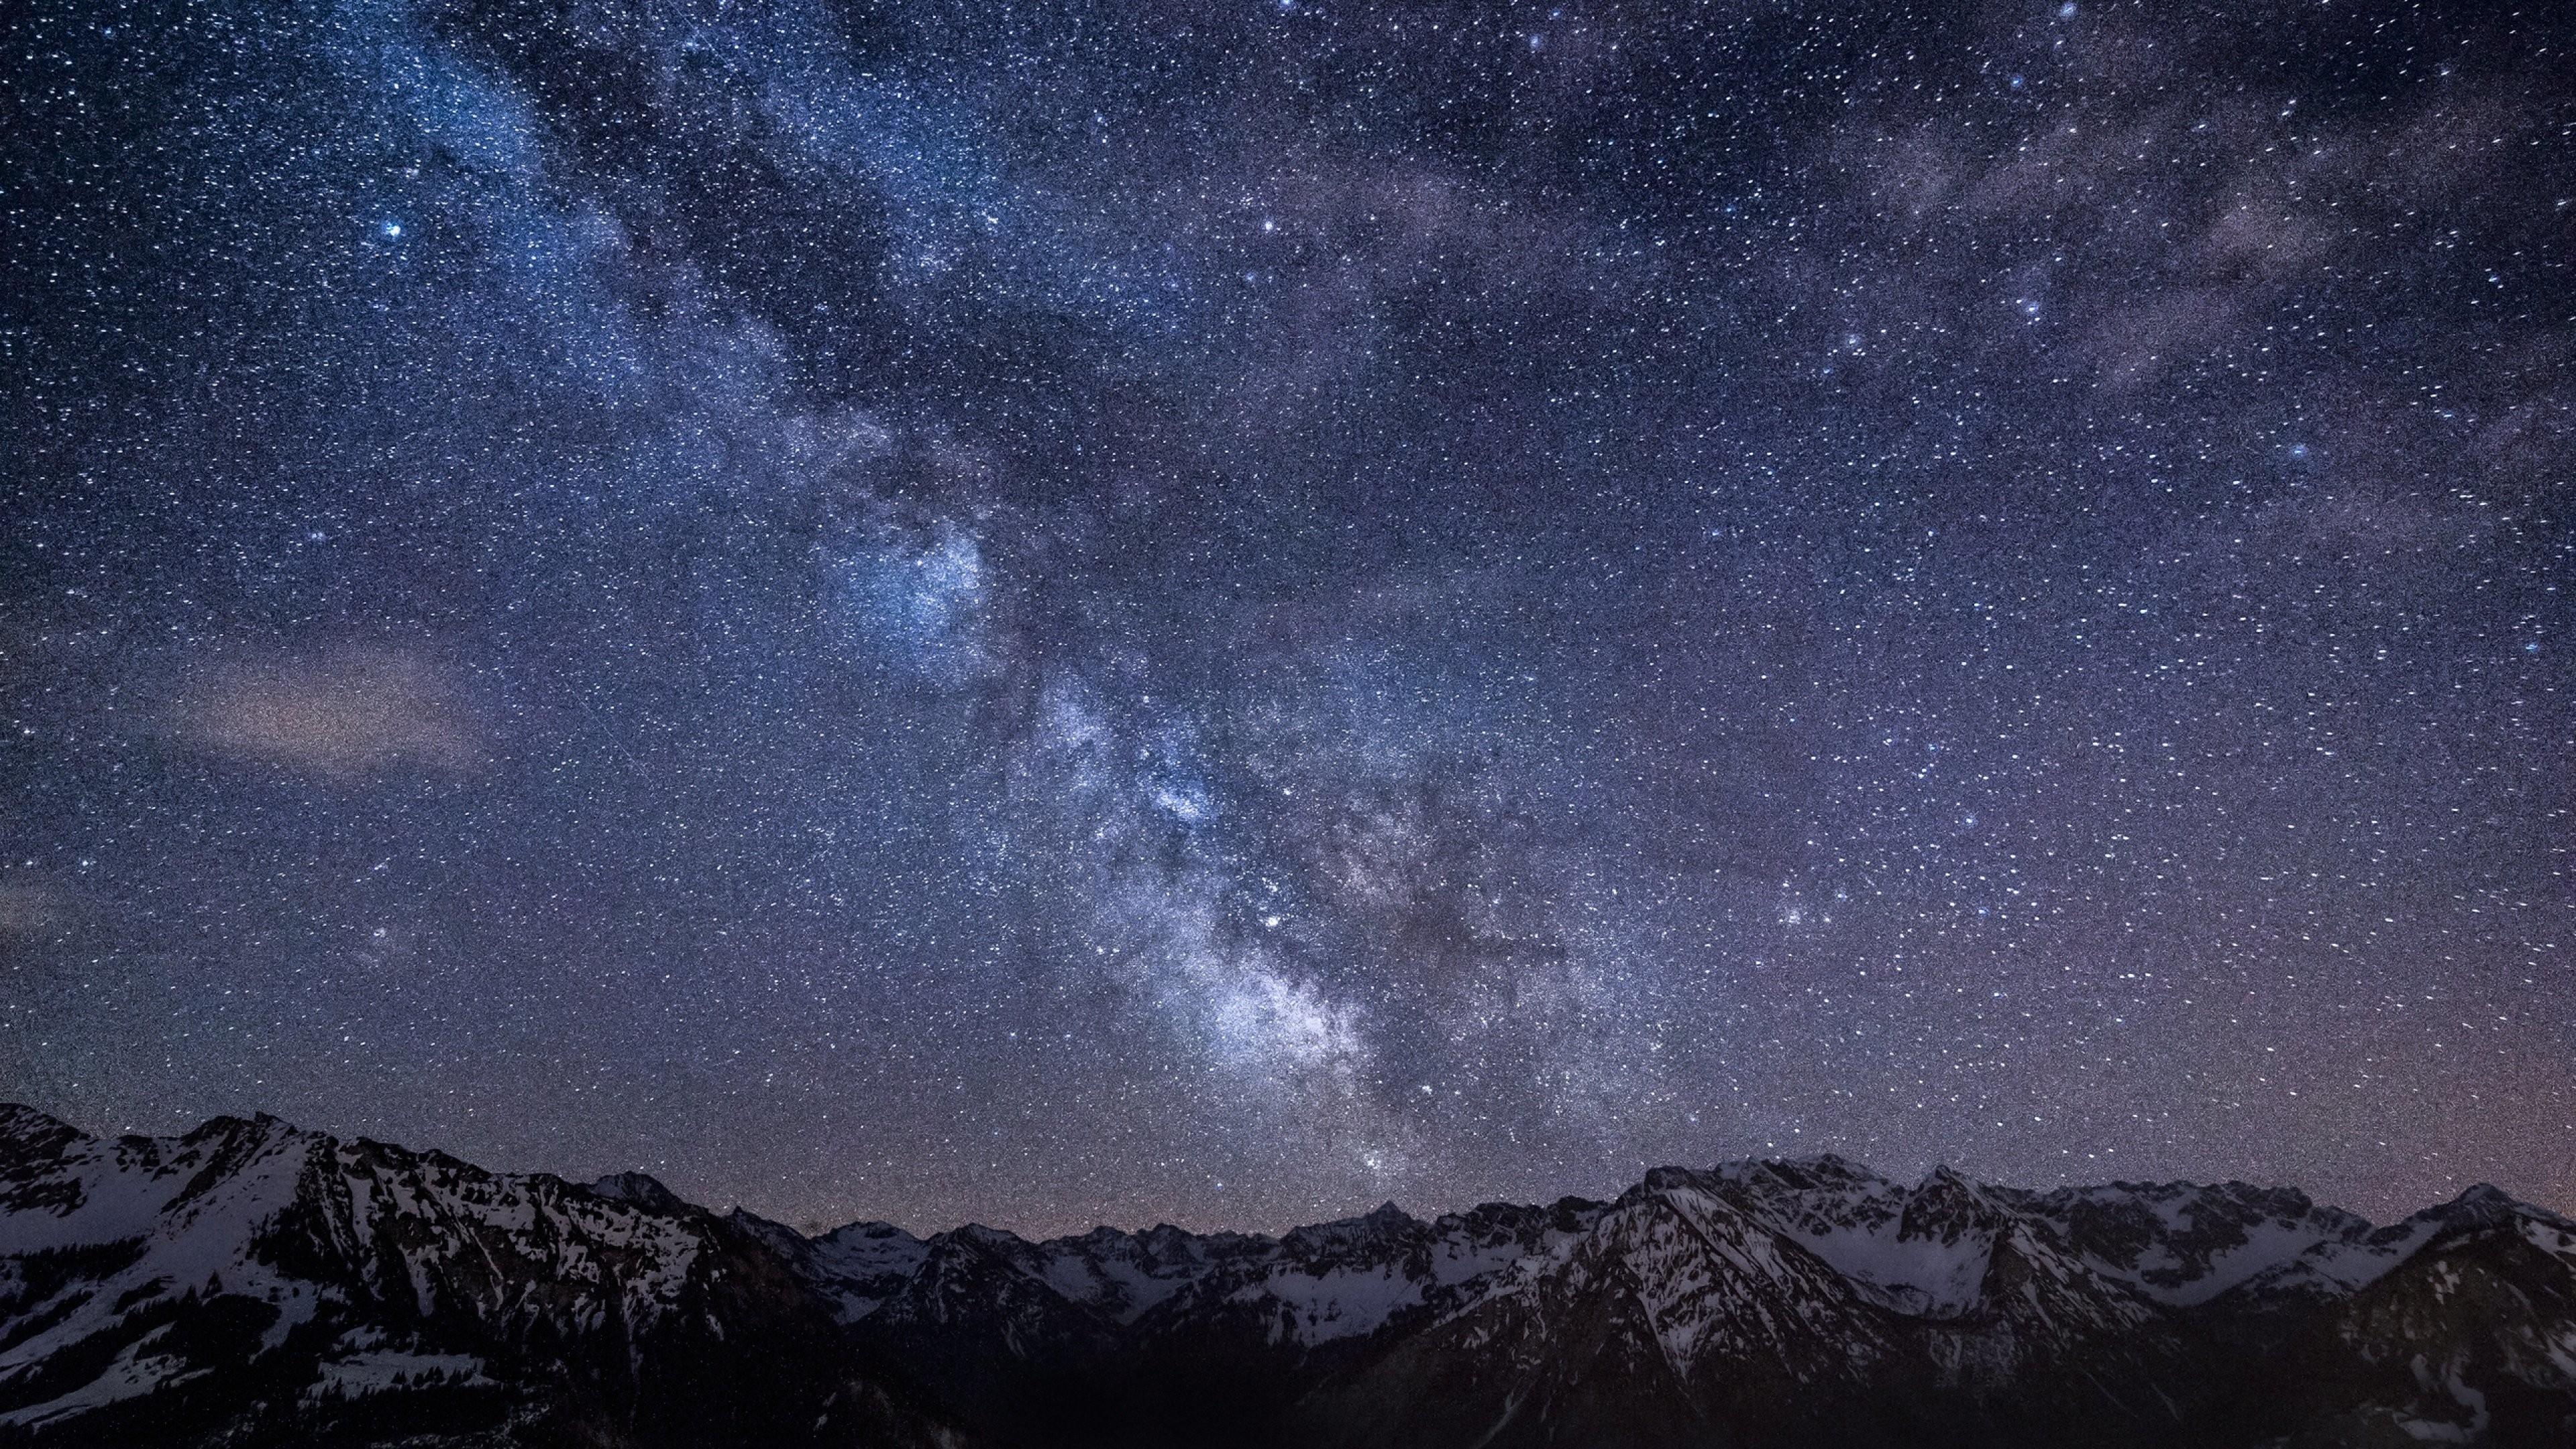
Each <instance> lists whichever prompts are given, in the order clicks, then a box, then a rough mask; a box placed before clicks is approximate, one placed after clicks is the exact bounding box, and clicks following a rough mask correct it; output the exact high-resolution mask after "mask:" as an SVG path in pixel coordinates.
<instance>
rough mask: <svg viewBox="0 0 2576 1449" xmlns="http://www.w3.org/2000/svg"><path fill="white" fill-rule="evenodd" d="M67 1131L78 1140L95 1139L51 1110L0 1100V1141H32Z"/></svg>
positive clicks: (60, 1134)
mask: <svg viewBox="0 0 2576 1449" xmlns="http://www.w3.org/2000/svg"><path fill="white" fill-rule="evenodd" d="M66 1133H67V1134H69V1136H70V1138H71V1139H75V1140H78V1141H83V1142H87V1141H91V1140H93V1139H92V1138H91V1136H90V1134H88V1133H86V1132H83V1131H82V1130H81V1129H79V1128H78V1127H75V1126H73V1125H72V1124H70V1123H69V1122H66V1121H64V1120H63V1119H62V1118H60V1117H57V1116H55V1115H53V1114H52V1113H50V1112H43V1111H39V1110H37V1109H36V1108H34V1107H30V1106H28V1105H27V1104H25V1103H23V1102H0V1142H32V1141H34V1140H36V1139H38V1138H43V1137H59V1136H62V1135H64V1134H66Z"/></svg>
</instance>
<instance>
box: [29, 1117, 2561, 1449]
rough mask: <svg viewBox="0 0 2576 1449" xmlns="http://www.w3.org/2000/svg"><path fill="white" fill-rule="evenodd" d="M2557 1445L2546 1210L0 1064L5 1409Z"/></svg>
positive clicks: (217, 1426)
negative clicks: (708, 1170) (1242, 1228)
mask: <svg viewBox="0 0 2576 1449" xmlns="http://www.w3.org/2000/svg"><path fill="white" fill-rule="evenodd" d="M10 1444H25V1445H91V1444H97V1445H119V1446H132V1449H149V1446H157V1445H201V1444H202V1445H216V1444H224V1445H352V1446H355V1445H397V1444H399V1445H409V1446H422V1449H427V1446H466V1445H473V1446H496V1449H497V1446H517V1445H530V1446H535V1445H565V1446H575V1445H578V1446H601V1449H605V1446H629V1445H631V1446H664V1445H668V1446H679V1445H691V1446H699V1445H709V1446H713V1445H762V1446H767V1445H778V1446H805V1445H814V1446H823V1445H887V1446H904V1449H910V1446H929V1445H938V1446H946V1449H1021V1446H1027V1449H1038V1446H1055V1445H1066V1446H1073V1445H1085V1446H1087V1445H1104V1446H1105V1445H1113V1444H1115V1445H1145V1446H1153V1445H1171V1446H1178V1445H1228V1446H1232V1445H1255V1446H1258V1445H1270V1446H1278V1449H1307V1446H1315V1449H1323V1446H1347V1449H1379V1446H1384V1449H1394V1446H1408V1449H1451V1446H1454V1449H1468V1446H1488V1449H1510V1446H1523V1445H1540V1444H1557V1445H1604V1446H1608V1445H1638V1446H1666V1445H1671V1446H1680V1445H1709V1446H1720V1445H1723V1446H1736V1445H1743V1446H1754V1445H1801V1446H1803V1445H1817V1446H1823V1445H1836V1446H1882V1445H1883V1446H1890V1449H1893V1446H1909V1449H1910V1446H1944V1445H1955V1446H1963V1449H1964V1446H2007V1449H2009V1446H2042V1445H2052V1446H2053V1445H2106V1446H2140V1449H2164V1446H2172V1449H2183V1446H2191V1449H2200V1446H2247V1449H2252V1446H2258V1445H2282V1446H2294V1449H2295V1446H2343V1445H2392V1446H2394V1445H2409V1446H2412V1445H2423V1444H2493V1445H2510V1446H2523V1445H2528V1446H2535V1449H2538V1446H2550V1449H2565V1446H2571V1445H2576V1224H2571V1223H2569V1222H2568V1221H2566V1220H2565V1219H2562V1218H2560V1217H2558V1216H2556V1215H2555V1214H2552V1213H2549V1212H2546V1211H2544V1210H2542V1209H2539V1208H2535V1207H2532V1206H2529V1205H2527V1204H2523V1203H2518V1202H2515V1201H2513V1200H2512V1199H2510V1198H2507V1197H2505V1196H2504V1195H2503V1194H2501V1193H2499V1192H2496V1191H2495V1190H2493V1189H2491V1188H2479V1189H2474V1190H2472V1191H2470V1192H2468V1193H2465V1194H2462V1195H2461V1196H2460V1197H2459V1198H2458V1199H2456V1200H2454V1201H2452V1202H2450V1203H2447V1204H2444V1205H2442V1206H2440V1207H2436V1208H2432V1209H2429V1210H2427V1211H2425V1212H2422V1213H2418V1214H2417V1215H2415V1216H2414V1217H2412V1218H2409V1219H2407V1220H2406V1221H2404V1222H2402V1223H2398V1224H2395V1225H2393V1226H2389V1227H2373V1226H2372V1225H2371V1224H2369V1223H2367V1222H2364V1221H2362V1220H2361V1219H2359V1218H2356V1217H2353V1216H2352V1215H2350V1214H2348V1213H2343V1212H2338V1211H2336V1210H2334V1209H2331V1208H2322V1207H2318V1206H2316V1205H2314V1204H2312V1203H2310V1202H2309V1201H2308V1199H2307V1198H2306V1197H2305V1196H2303V1195H2301V1194H2299V1193H2297V1192H2295V1191H2290V1190H2286V1189H2265V1188H2253V1187H2246V1186H2244V1185H2242V1184H2233V1183H2231V1184H2227V1185H2225V1186H2220V1187H2200V1186H2192V1185H2186V1184H2167V1185H2160V1186H2150V1185H2138V1184H2114V1185H2110V1186H2105V1187H2089V1188H2066V1189H2060V1190H2056V1191H2051V1192H2031V1191H2024V1190H2020V1189H2014V1188H2004V1187H1993V1186H1986V1185H1982V1184H1978V1183H1973V1182H1969V1181H1967V1180H1965V1179H1963V1178H1960V1177H1958V1176H1955V1175H1953V1174H1951V1173H1948V1172H1946V1171H1942V1172H1935V1173H1934V1174H1933V1175H1932V1176H1930V1177H1929V1178H1926V1179H1925V1180H1924V1181H1922V1182H1921V1183H1918V1184H1915V1185H1913V1186H1906V1185H1902V1184H1899V1183H1895V1182H1891V1181H1889V1180H1887V1179H1885V1178H1882V1177H1880V1176H1878V1175H1876V1174H1874V1173H1871V1172H1869V1171H1867V1170H1866V1169H1863V1168H1859V1167H1856V1166H1853V1165H1851V1164H1848V1163H1845V1162H1842V1161H1840V1160H1838V1159H1835V1158H1830V1157H1827V1158H1818V1159H1813V1160H1808V1161H1801V1162H1764V1163H1738V1164H1732V1165H1728V1166H1724V1167H1719V1168H1714V1169H1710V1170H1707V1171H1694V1170H1685V1169H1680V1168H1667V1169H1662V1170H1659V1171H1657V1172H1654V1173H1651V1174H1649V1175H1648V1176H1647V1178H1646V1180H1645V1181H1644V1182H1642V1183H1640V1184H1638V1185H1637V1186H1635V1187H1633V1188H1631V1189H1629V1190H1628V1191H1627V1192H1625V1193H1623V1194H1621V1195H1620V1196H1619V1197H1618V1199H1617V1200H1615V1201H1611V1202H1592V1201H1586V1200H1582V1199H1575V1198H1568V1199H1565V1200H1563V1201H1560V1202H1558V1203H1556V1204H1554V1205H1552V1206H1548V1207H1521V1206H1513V1205H1508V1204H1489V1205H1487V1206H1484V1207H1480V1208H1477V1209H1475V1210H1474V1211H1472V1212H1467V1213H1460V1214H1452V1215H1450V1216H1446V1217H1442V1218H1438V1219H1436V1220H1432V1221H1428V1222H1426V1221H1423V1220H1420V1219H1416V1218H1412V1217H1408V1216H1406V1215H1405V1214H1403V1213H1401V1212H1399V1211H1397V1210H1396V1209H1394V1208H1393V1207H1392V1206H1389V1207H1385V1208H1381V1209H1379V1210H1378V1211H1377V1212H1374V1213H1371V1214H1369V1215H1368V1216H1366V1217H1363V1218H1354V1219H1350V1220H1348V1221H1344V1222H1337V1223H1327V1224H1323V1225H1321V1226H1317V1227H1310V1228H1300V1229H1298V1230H1296V1231H1294V1232H1291V1233H1288V1234H1286V1235H1285V1236H1283V1237H1278V1238H1271V1237H1263V1236H1253V1235H1247V1234H1232V1233H1218V1234H1206V1235H1202V1234H1193V1233H1186V1232H1182V1231H1180V1230H1179V1229H1177V1228H1169V1227H1163V1228H1154V1229H1151V1230H1148V1231H1145V1232H1141V1233H1125V1232H1118V1231H1114V1230H1111V1229H1107V1228H1102V1229H1099V1230H1097V1231H1094V1232H1091V1233H1088V1234H1085V1235H1083V1236H1081V1237H1074V1238H1060V1239H1056V1240H1053V1241H1049V1242H1043V1243H1032V1242H1028V1241H1025V1240H1023V1239H1021V1238H1018V1237H1015V1236H1013V1235H1012V1234H1009V1233H1004V1232H998V1231H995V1230H992V1229H988V1228H978V1227H967V1228H961V1229H958V1230H956V1231H954V1232H947V1233H940V1234H937V1235H934V1236H932V1237H929V1238H916V1237H914V1236H912V1235H911V1234H909V1233H905V1232H903V1231H901V1230H900V1229H896V1228H893V1227H890V1226H887V1225H885V1224H880V1223H859V1224H854V1225H852V1226H850V1227H846V1228H842V1229H840V1230H838V1231H836V1232H833V1233H829V1234H826V1235H824V1236H821V1237H816V1238H806V1237H803V1236H800V1235H799V1234H797V1233H795V1232H793V1231H791V1230H789V1229H787V1228H784V1227H781V1226H779V1225H778V1224H775V1223H770V1222H766V1221H763V1220H762V1219H759V1218H756V1217H753V1216H750V1215H748V1214H745V1213H739V1212H737V1213H733V1214H731V1215H727V1216H718V1215H716V1214H713V1213H710V1212H707V1211H705V1210H704V1209H701V1208H698V1207H695V1206H692V1205H690V1204H688V1203H685V1202H682V1201H680V1200H679V1199H678V1198H676V1197H674V1196H672V1195H671V1194H670V1193H669V1192H668V1191H667V1190H665V1189H664V1188H663V1187H662V1186H661V1185H660V1184H659V1183H657V1182H655V1181H653V1180H652V1179H651V1178H648V1177H643V1176H640V1175H627V1176H621V1177H614V1178H607V1179H603V1180H601V1181H600V1182H598V1183H595V1184H592V1185H589V1186H587V1187H584V1186H577V1185H574V1184H571V1183H567V1182H564V1181H562V1180H560V1179H557V1178H553V1177H548V1176H545V1175H543V1174H537V1175H530V1176H510V1175H504V1174H496V1173H487V1172H484V1171H482V1170H480V1169H478V1168H475V1167H473V1166H471V1165H469V1164H466V1163H463V1162H459V1161H457V1160H455V1159H453V1158H449V1157H446V1156H443V1155H441V1154H437V1153H415V1152H410V1151H406V1150H404V1149H401V1148H397V1147H390V1146H386V1145H384V1144H381V1143H375V1142H367V1141H357V1142H342V1141H340V1140H338V1139H335V1138H332V1137H328V1136H325V1135H322V1134H319V1133H311V1132H302V1131H298V1130H296V1129H294V1128H291V1127H288V1126H286V1125H285V1124H283V1123H280V1122H277V1121H275V1120H273V1119H270V1118H264V1117H263V1118H260V1119H258V1120H255V1121H242V1120H239V1119H234V1118H220V1119H217V1120H215V1121H213V1122H209V1123H207V1124H206V1125H205V1126H203V1127H201V1128H199V1129H197V1130H196V1131H195V1132H192V1133H190V1134H189V1135H188V1136H186V1137H184V1138H178V1139H152V1138H139V1137H127V1138H120V1139H114V1140H109V1139H101V1138H93V1137H89V1136H86V1135H83V1134H82V1133H80V1132H78V1131H76V1130H74V1129H72V1128H70V1127H68V1126H65V1125H64V1124H62V1123H60V1122H57V1121H54V1120H53V1119H51V1118H49V1117H46V1116H44V1115H43V1114H41V1113H37V1112H34V1111H30V1110H28V1109H25V1108H15V1107H0V1445H10Z"/></svg>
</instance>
